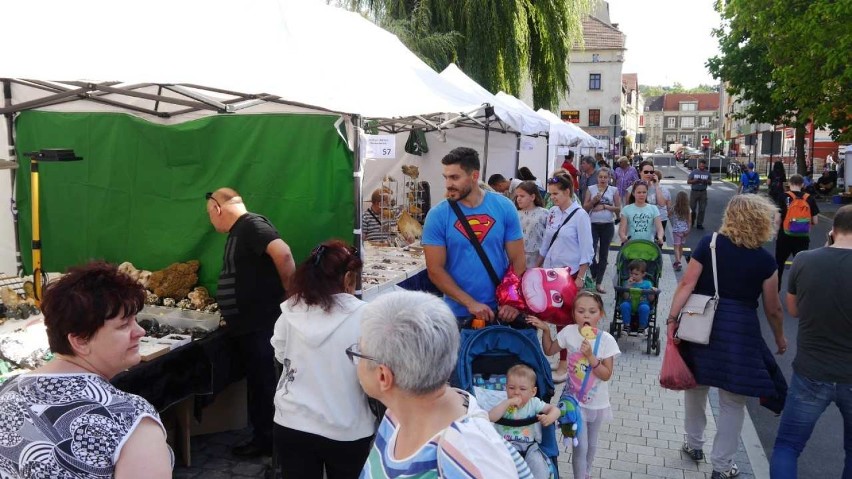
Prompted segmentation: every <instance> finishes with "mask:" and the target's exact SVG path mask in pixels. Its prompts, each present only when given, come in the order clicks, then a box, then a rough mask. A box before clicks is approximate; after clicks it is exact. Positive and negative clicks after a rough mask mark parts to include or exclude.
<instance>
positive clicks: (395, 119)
mask: <svg viewBox="0 0 852 479" xmlns="http://www.w3.org/2000/svg"><path fill="white" fill-rule="evenodd" d="M3 10H4V17H5V18H6V19H8V21H7V22H6V25H4V34H5V35H4V38H5V39H8V41H5V42H4V43H3V44H2V46H1V47H0V48H2V55H0V80H2V83H3V86H4V89H3V90H4V103H3V104H2V106H0V113H3V114H4V123H6V125H5V126H6V128H5V131H6V132H7V135H4V136H5V138H3V141H2V143H7V145H6V146H7V149H3V150H2V151H8V152H9V159H10V160H13V161H16V158H15V149H14V117H15V114H16V113H17V112H19V111H22V110H26V109H41V110H52V111H85V112H90V111H112V112H116V111H120V112H124V113H129V114H133V115H136V116H140V117H142V118H144V119H146V120H149V121H153V122H157V123H165V124H168V123H177V122H183V121H188V120H192V119H196V118H199V117H202V116H208V115H215V114H235V113H244V114H245V113H248V114H255V113H281V112H287V113H329V112H331V113H339V114H341V117H342V118H343V120H344V121H345V123H346V129H347V130H348V131H349V133H350V134H349V136H348V137H349V138H350V144H351V146H352V147H353V149H354V150H355V152H356V153H355V154H356V158H359V156H360V149H358V148H356V145H357V139H358V138H359V137H360V135H356V134H353V133H354V131H355V127H357V125H358V122H359V120H360V119H361V118H366V119H376V120H378V121H377V122H376V124H377V126H378V127H379V128H380V129H381V130H383V131H388V132H398V131H404V130H407V129H411V128H423V129H439V128H442V127H449V126H451V125H452V123H453V122H455V121H458V120H459V119H463V118H467V117H468V116H469V115H475V114H476V112H479V111H481V110H484V109H485V107H486V106H487V105H483V104H482V102H481V101H480V100H479V99H478V98H476V97H474V96H472V95H470V94H469V93H467V92H465V91H464V90H461V89H458V88H456V87H454V86H453V85H452V84H451V83H450V82H448V81H446V80H445V79H443V78H442V77H440V76H439V75H438V74H437V73H436V72H435V71H433V70H432V69H431V68H429V67H428V66H427V65H426V64H425V63H423V62H422V61H421V60H420V59H419V58H418V57H417V56H416V55H414V54H413V53H411V52H410V51H409V50H408V49H407V48H405V46H404V45H403V44H402V43H401V42H400V41H399V40H398V39H397V38H396V37H395V36H393V35H391V34H390V33H388V32H386V31H384V30H382V29H380V28H378V27H377V26H376V25H374V24H373V23H371V22H369V21H368V20H366V19H364V18H363V17H361V16H360V15H358V14H355V13H352V12H348V11H345V10H342V9H339V8H335V7H330V6H326V5H322V4H319V3H317V2H310V1H302V0H244V1H242V2H230V1H228V0H212V1H202V0H185V1H180V2H171V1H166V0H151V1H149V2H146V3H145V5H144V8H138V9H133V10H132V11H131V10H130V9H129V8H127V9H124V10H122V9H120V8H119V9H117V8H116V4H115V3H114V2H110V1H107V0H91V1H86V2H82V1H79V0H71V1H59V0H28V1H20V2H14V3H13V2H10V3H8V4H4V7H3ZM152 31H156V32H163V33H157V34H152ZM16 41H20V45H17V44H16V43H15V42H16ZM357 45H363V46H365V48H363V49H358V50H356V49H355V46H357ZM366 47H369V48H370V49H371V51H370V52H367V51H366ZM46 79H49V80H50V81H48V80H46ZM87 79H97V80H87ZM211 84H212V85H215V87H209V86H204V85H211ZM353 119H354V122H353ZM361 166H362V160H361V161H356V171H355V172H354V173H355V176H356V178H357V181H356V182H355V183H356V188H355V190H356V191H355V195H356V205H357V207H356V212H355V215H356V218H357V219H356V221H358V220H360V205H361V202H360V197H361V193H360V178H361V173H360V168H361ZM12 178H14V176H12ZM10 184H11V182H10V181H5V180H2V179H0V198H2V199H3V200H2V201H4V202H5V198H12V197H13V196H12V192H11V190H9V189H7V188H8V187H9V185H10ZM11 224H12V221H11V216H10V214H9V209H7V208H0V225H2V227H0V271H11V270H14V268H10V267H9V261H8V258H9V257H10V256H13V255H9V254H5V253H8V252H9V251H8V250H10V249H12V248H11V245H13V244H14V236H13V234H12V231H11V230H12V228H11V226H10V225H11ZM357 224H358V223H357V222H356V225H357ZM356 229H357V226H356Z"/></svg>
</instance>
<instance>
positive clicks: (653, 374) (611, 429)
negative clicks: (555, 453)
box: [551, 251, 762, 479]
mask: <svg viewBox="0 0 852 479" xmlns="http://www.w3.org/2000/svg"><path fill="white" fill-rule="evenodd" d="M616 255H617V253H616V252H614V251H613V252H610V256H609V266H608V267H607V274H606V276H605V278H604V282H603V285H604V286H605V288H606V289H607V293H606V294H604V295H603V299H604V307H605V308H606V313H607V314H606V316H607V319H605V320H604V321H603V322H602V324H601V325H602V327H604V328H606V329H607V330H608V329H609V323H610V321H611V319H612V311H613V308H614V306H615V298H614V297H613V294H612V276H613V273H614V270H615V267H614V265H615V259H616ZM663 262H664V266H663V274H662V277H661V279H660V285H659V288H660V289H661V290H662V292H661V294H660V299H659V301H658V309H657V317H658V318H659V321H658V323H659V324H660V325H662V330H661V332H660V342H661V344H662V351H661V352H660V355H659V356H656V355H653V354H651V355H647V354H645V347H646V343H645V338H644V337H627V336H622V337H621V339H619V341H618V346H619V348H620V349H621V355H620V356H619V357H618V358H617V359H616V365H615V372H614V375H613V377H612V379H610V388H609V391H610V402H611V404H612V409H613V416H614V419H613V420H612V421H611V422H610V423H609V424H605V425H604V426H603V427H602V428H601V434H600V439H599V441H598V450H597V457H596V459H595V462H594V466H593V468H592V477H593V478H602V479H646V478H673V479H709V478H710V475H711V474H712V472H713V469H712V467H711V466H710V464H709V462H707V461H702V462H701V463H700V464H696V463H695V461H693V460H691V459H689V458H688V457H687V456H686V455H685V454H683V453H681V452H680V448H681V446H682V445H683V441H684V429H683V418H684V412H683V403H684V400H683V393H682V392H676V391H669V390H666V389H663V388H661V387H660V383H659V373H660V365H661V364H662V359H663V355H664V354H665V337H666V332H665V318H666V317H668V312H669V306H670V305H671V300H672V295H673V294H674V290H675V287H676V286H677V280H676V277H675V273H674V269H673V268H672V256H671V255H663ZM557 359H558V356H554V357H552V358H551V361H553V363H554V364H555V362H556V360H557ZM561 391H562V388H561V387H558V388H557V395H556V398H554V402H555V401H556V400H557V399H558V396H559V393H561ZM711 391H713V390H711ZM717 401H718V400H717V399H716V396H715V393H712V392H711V397H710V403H711V407H708V408H707V429H706V431H705V437H706V438H707V442H706V444H705V446H704V450H705V451H706V452H707V454H708V456H709V451H710V450H711V449H712V447H713V436H714V435H715V433H716V422H715V420H714V417H713V408H712V405H713V403H714V402H717ZM557 434H559V433H557ZM559 440H560V443H561V435H560V437H559ZM560 449H561V452H560V454H559V459H558V463H559V464H558V465H559V477H560V478H572V477H573V472H572V470H571V448H570V447H564V446H560ZM736 463H737V465H738V466H739V468H740V471H741V473H740V476H739V477H741V478H743V479H752V478H754V477H755V476H754V475H753V473H752V468H751V464H750V462H749V459H748V456H747V454H746V453H745V449H744V447H743V444H742V442H740V450H739V453H738V454H737V457H736ZM761 479H762V478H761Z"/></svg>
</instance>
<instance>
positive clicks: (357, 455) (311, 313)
mask: <svg viewBox="0 0 852 479" xmlns="http://www.w3.org/2000/svg"><path fill="white" fill-rule="evenodd" d="M361 267H362V262H361V259H360V257H359V256H358V253H357V250H355V249H354V248H352V247H350V246H348V245H347V244H346V243H344V242H342V241H337V240H334V241H326V242H324V243H322V244H321V245H319V246H318V247H316V248H315V249H314V250H313V251H312V252H311V255H310V257H309V258H308V259H307V260H305V262H304V263H302V264H301V265H300V266H299V268H298V269H297V270H296V273H295V276H294V280H293V285H292V287H291V293H292V296H291V297H290V298H289V299H288V300H287V301H286V302H284V303H283V304H282V305H281V316H280V317H279V318H278V321H277V322H276V323H275V331H274V333H273V335H272V347H273V348H275V358H276V359H277V360H278V361H279V362H280V363H281V364H282V365H283V366H284V371H283V373H282V374H281V379H280V380H279V381H278V390H277V391H276V393H275V426H274V430H273V434H274V440H275V448H276V450H277V452H278V457H279V458H280V463H281V470H282V473H283V477H298V478H304V479H312V478H317V479H321V478H322V477H323V469H325V471H326V472H327V475H328V478H329V479H347V478H357V477H358V475H359V473H360V472H361V467H362V466H363V465H364V461H365V460H366V458H367V455H368V453H369V448H370V443H371V441H372V437H373V434H375V421H376V418H375V416H374V415H373V413H372V412H371V411H370V408H369V406H368V405H367V396H366V395H365V394H364V391H363V390H362V389H361V385H360V384H359V383H358V376H357V372H356V370H355V366H353V365H352V363H351V362H350V361H349V359H348V358H347V357H346V353H345V350H346V347H347V346H349V345H351V344H352V343H354V342H357V341H358V337H359V336H360V334H361V310H362V308H363V306H364V305H365V304H366V303H364V302H363V301H361V300H360V299H358V298H356V297H355V296H353V295H352V294H353V293H354V291H355V280H356V278H357V275H359V274H361Z"/></svg>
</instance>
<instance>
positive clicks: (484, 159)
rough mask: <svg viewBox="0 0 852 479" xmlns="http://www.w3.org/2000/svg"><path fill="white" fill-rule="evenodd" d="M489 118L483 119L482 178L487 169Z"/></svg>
mask: <svg viewBox="0 0 852 479" xmlns="http://www.w3.org/2000/svg"><path fill="white" fill-rule="evenodd" d="M490 125H491V120H490V119H488V118H486V119H485V146H484V147H483V149H482V178H485V174H486V172H487V171H488V135H489V133H490V132H491V127H490Z"/></svg>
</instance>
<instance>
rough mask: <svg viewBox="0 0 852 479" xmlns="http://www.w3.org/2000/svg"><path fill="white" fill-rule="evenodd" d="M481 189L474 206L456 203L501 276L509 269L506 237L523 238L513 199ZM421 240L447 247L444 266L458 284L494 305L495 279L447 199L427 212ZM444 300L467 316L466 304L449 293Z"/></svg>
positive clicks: (495, 300)
mask: <svg viewBox="0 0 852 479" xmlns="http://www.w3.org/2000/svg"><path fill="white" fill-rule="evenodd" d="M484 193H485V197H484V198H483V200H482V203H480V205H479V206H477V207H476V208H468V207H467V206H465V205H464V204H462V203H459V206H460V207H461V211H462V213H463V214H464V216H465V217H466V218H467V221H468V223H469V224H470V227H471V228H472V229H473V232H474V233H475V234H476V235H477V237H478V238H479V241H480V243H481V244H482V249H483V250H484V251H485V255H486V256H488V259H489V260H490V261H491V265H492V266H493V267H494V271H496V272H497V276H498V277H500V278H502V277H503V275H504V274H506V270H507V269H509V257H508V256H507V255H506V247H505V244H506V242H508V241H516V240H522V239H523V238H524V234H523V232H522V231H521V222H520V220H519V219H518V211H517V209H516V208H515V205H514V204H512V201H511V200H509V199H508V198H506V197H505V196H502V195H499V194H497V193H491V192H488V191H487V192H484ZM422 243H423V245H424V246H441V247H444V248H446V250H447V260H446V263H445V264H444V268H445V269H446V270H447V273H449V274H450V276H452V278H453V280H455V282H456V284H458V285H459V288H461V289H462V290H463V291H464V292H466V293H467V294H469V295H470V296H471V297H472V298H473V299H475V300H477V301H479V302H480V303H483V304H487V305H488V306H490V307H492V308H495V309H496V308H497V298H496V296H495V293H494V290H495V286H494V283H492V282H491V278H489V277H488V272H487V271H486V269H485V266H484V265H483V264H482V261H481V260H480V259H479V255H477V254H476V250H474V248H473V245H471V244H470V240H468V239H467V233H466V232H465V229H464V226H462V224H461V222H459V219H458V217H456V214H455V213H454V212H453V209H452V208H450V205H449V203H448V202H447V200H444V201H442V202H440V203H438V205H436V206H435V207H434V208H432V209H431V210H429V214H427V215H426V224H425V226H424V227H423V241H422ZM444 301H446V302H447V304H448V305H449V306H450V309H452V310H453V314H455V315H456V316H457V317H467V316H470V313H469V312H468V310H467V308H465V307H464V306H462V305H461V304H459V303H458V302H456V301H455V300H453V299H452V298H450V297H449V296H444Z"/></svg>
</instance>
